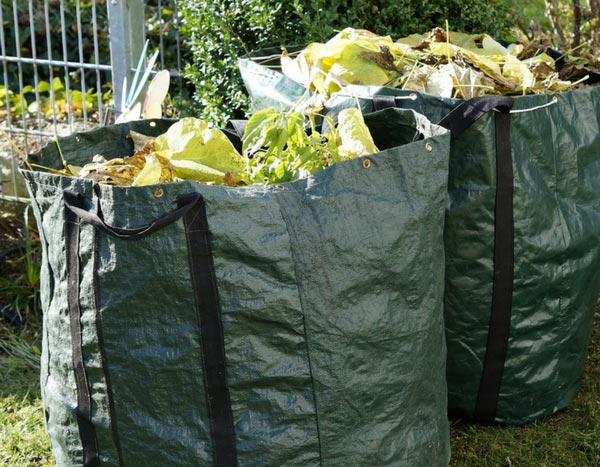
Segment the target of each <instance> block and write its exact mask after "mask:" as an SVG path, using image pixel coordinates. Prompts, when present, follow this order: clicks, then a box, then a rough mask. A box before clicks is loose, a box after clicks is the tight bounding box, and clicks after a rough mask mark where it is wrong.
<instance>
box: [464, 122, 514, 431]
mask: <svg viewBox="0 0 600 467" xmlns="http://www.w3.org/2000/svg"><path fill="white" fill-rule="evenodd" d="M513 185H514V174H513V165H512V152H511V146H510V114H509V112H508V111H507V110H504V111H501V112H498V113H496V209H495V233H494V281H493V286H492V287H493V288H492V310H491V317H490V327H489V331H488V339H487V347H486V353H485V360H484V365H483V372H482V375H481V382H480V384H479V393H478V396H477V403H476V405H475V412H474V417H475V418H476V419H478V420H480V421H482V422H487V423H491V422H493V421H494V419H495V418H496V406H497V404H498V395H499V392H500V384H501V382H502V372H503V370H504V364H505V360H506V352H507V349H508V338H509V335H510V320H511V314H512V294H513V276H514V222H513Z"/></svg>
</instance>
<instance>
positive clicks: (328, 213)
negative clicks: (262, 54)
mask: <svg viewBox="0 0 600 467" xmlns="http://www.w3.org/2000/svg"><path fill="white" fill-rule="evenodd" d="M417 120H418V121H420V122H421V123H419V125H418V126H419V128H420V129H421V130H422V131H423V132H426V133H427V132H428V134H426V135H425V136H426V137H425V139H424V140H422V141H417V142H414V143H413V142H411V141H412V138H413V136H414V133H415V127H416V126H417ZM386 121H397V122H398V124H399V125H401V126H405V127H406V129H407V131H406V132H405V134H404V135H402V134H401V133H397V135H396V136H397V137H398V139H397V145H396V146H397V147H394V148H392V149H388V150H384V151H382V152H380V153H377V154H375V155H372V156H367V157H362V158H358V159H353V160H349V161H346V162H341V163H338V164H335V165H333V166H331V167H330V168H327V169H325V170H323V171H322V172H319V173H317V174H315V175H313V176H311V177H309V178H307V179H302V180H297V181H294V182H290V183H286V184H283V185H276V186H259V187H246V188H232V187H224V186H210V185H205V184H200V183H197V182H193V181H185V182H176V183H171V184H162V185H153V186H144V187H117V186H108V185H96V186H94V185H93V184H92V183H91V182H90V181H89V180H82V179H76V178H69V177H65V176H62V175H57V174H52V173H45V172H41V171H27V170H24V171H23V174H24V176H25V178H26V180H27V184H28V187H29V190H30V192H31V199H32V202H33V206H34V210H35V213H36V216H37V220H38V223H39V229H40V235H41V237H42V241H43V267H42V286H41V297H42V303H43V310H44V336H43V354H42V375H41V383H42V395H43V402H44V410H45V413H46V421H47V429H48V432H49V435H50V440H51V443H52V447H53V452H54V456H55V459H56V462H57V464H58V465H59V466H66V465H132V466H134V465H136V466H146V465H157V466H159V465H160V466H176V465H181V466H190V465H203V466H209V465H211V466H227V467H230V466H235V465H240V466H257V467H258V466H261V467H262V466H277V467H281V466H303V467H305V466H346V465H360V466H364V465H369V466H405V467H420V466H421V467H432V466H433V467H437V466H446V465H447V463H448V460H449V430H448V420H447V391H446V382H445V360H446V358H445V355H446V349H445V336H444V327H443V304H442V300H443V286H444V269H443V260H444V249H443V241H442V240H443V238H442V236H443V223H444V210H445V206H446V203H447V173H448V153H449V133H448V132H447V131H446V130H444V129H442V128H440V127H437V126H434V125H429V126H428V125H423V120H422V118H419V117H418V116H417V115H416V114H414V113H413V112H412V111H408V112H407V111H402V110H398V109H388V110H385V111H382V112H379V113H376V114H373V115H371V116H370V117H369V119H368V124H369V125H370V127H371V128H373V127H376V126H379V125H382V124H383V122H386ZM169 124H170V122H166V121H154V122H150V123H148V122H137V123H130V124H123V125H119V126H112V127H107V128H103V129H99V130H94V131H91V132H87V133H82V134H79V135H75V136H72V137H69V138H66V139H61V140H60V146H61V149H62V152H63V154H64V155H65V158H66V159H67V160H68V162H69V163H71V164H75V165H81V164H83V163H84V162H86V161H89V159H90V158H92V157H93V156H94V155H95V154H97V153H102V154H104V155H106V156H122V155H126V154H130V153H131V152H132V144H131V141H130V140H129V139H128V138H127V134H128V132H129V130H135V131H137V132H141V133H145V134H150V135H152V134H154V135H155V134H158V133H161V132H163V131H165V129H166V127H167V126H168V125H169ZM32 161H35V162H38V163H41V164H43V165H45V166H49V167H54V168H60V167H62V165H61V162H60V157H59V154H58V151H57V149H56V147H54V146H52V145H51V146H49V147H47V148H46V149H44V150H43V151H42V152H41V153H40V154H39V155H38V156H37V157H34V158H32Z"/></svg>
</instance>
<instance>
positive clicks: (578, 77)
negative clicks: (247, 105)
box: [281, 28, 598, 99]
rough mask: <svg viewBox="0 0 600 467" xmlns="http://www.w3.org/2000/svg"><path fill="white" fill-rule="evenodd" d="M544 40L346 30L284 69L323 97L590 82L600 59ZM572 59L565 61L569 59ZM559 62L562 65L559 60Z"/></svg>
mask: <svg viewBox="0 0 600 467" xmlns="http://www.w3.org/2000/svg"><path fill="white" fill-rule="evenodd" d="M550 45H551V44H550V41H549V39H547V38H539V39H536V40H532V41H530V42H529V43H527V44H510V45H507V46H504V45H502V44H501V43H499V42H498V41H496V40H494V39H493V38H492V37H490V36H489V35H487V34H475V35H469V34H463V33H458V32H450V31H446V30H444V29H441V28H437V29H434V30H433V31H431V33H429V34H426V35H419V34H413V35H411V36H408V37H405V38H402V39H398V40H397V41H393V40H392V39H391V38H390V37H389V36H378V35H376V34H373V33H371V32H369V31H366V30H357V29H352V28H347V29H344V30H343V31H341V32H340V33H338V34H337V35H336V36H334V37H333V38H331V39H330V40H329V41H328V42H326V43H317V42H315V43H312V44H309V45H308V46H307V47H306V48H304V49H303V50H302V51H301V52H300V53H299V54H298V55H297V56H295V57H294V58H292V57H291V56H290V54H288V53H287V51H286V50H284V51H283V53H282V56H281V71H282V73H283V74H284V75H286V76H287V77H288V78H290V79H292V80H294V81H296V82H298V83H300V84H302V85H304V86H305V87H307V88H309V89H310V90H312V91H316V92H317V93H319V94H322V95H327V96H328V95H331V94H333V93H335V92H337V91H339V90H340V89H341V88H342V87H344V86H346V85H349V84H362V85H373V86H389V87H395V88H402V89H409V90H414V91H420V92H425V93H428V94H432V95H435V96H440V97H452V98H464V99H469V98H472V97H476V96H483V95H523V94H540V93H554V92H561V91H567V90H570V89H574V88H577V87H580V86H583V85H585V84H586V82H587V81H588V80H589V77H590V76H592V75H596V78H597V73H595V72H593V71H592V69H593V68H594V67H595V66H597V65H598V64H594V63H590V62H589V61H586V60H585V59H581V58H577V57H565V56H557V54H556V53H553V54H552V55H553V56H554V57H555V58H553V57H552V56H551V55H550V53H551V50H552V49H550V48H549V47H550ZM567 62H568V63H567ZM559 64H560V66H558V65H559Z"/></svg>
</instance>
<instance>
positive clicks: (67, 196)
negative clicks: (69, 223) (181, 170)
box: [63, 190, 203, 240]
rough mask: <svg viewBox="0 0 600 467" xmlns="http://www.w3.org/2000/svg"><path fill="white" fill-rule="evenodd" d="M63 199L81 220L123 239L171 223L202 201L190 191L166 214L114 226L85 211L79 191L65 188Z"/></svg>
mask: <svg viewBox="0 0 600 467" xmlns="http://www.w3.org/2000/svg"><path fill="white" fill-rule="evenodd" d="M63 201H64V204H65V207H66V208H67V209H68V210H69V211H71V212H72V213H73V214H75V215H76V216H77V217H78V218H79V219H80V220H81V221H83V222H86V223H88V224H91V225H93V226H94V227H95V228H97V229H98V230H100V231H102V232H104V233H106V234H108V235H110V236H112V237H116V238H120V239H123V240H139V239H141V238H144V237H146V236H148V235H151V234H152V233H154V232H157V231H158V230H160V229H162V228H164V227H166V226H168V225H169V224H172V223H173V222H175V221H177V220H178V219H179V218H181V217H182V216H183V215H184V214H185V213H186V212H188V211H189V210H190V209H191V208H192V207H193V206H194V205H195V204H196V203H198V202H201V201H203V198H202V196H201V195H200V194H199V193H192V194H190V195H187V196H182V197H181V198H180V199H179V204H180V205H179V207H178V208H177V209H175V210H173V211H170V212H168V213H167V214H165V215H163V216H161V217H159V218H157V219H154V220H153V221H152V222H150V223H148V224H146V225H142V226H139V227H130V228H124V227H116V226H113V225H109V224H107V223H106V222H105V221H104V219H103V218H102V215H101V213H100V214H95V213H93V212H90V211H87V210H85V209H84V207H83V197H82V196H81V194H80V193H77V192H74V191H70V190H65V191H64V192H63Z"/></svg>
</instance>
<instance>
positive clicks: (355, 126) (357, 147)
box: [337, 108, 379, 159]
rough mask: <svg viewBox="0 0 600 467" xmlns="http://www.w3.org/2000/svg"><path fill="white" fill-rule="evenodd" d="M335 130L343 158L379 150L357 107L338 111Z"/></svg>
mask: <svg viewBox="0 0 600 467" xmlns="http://www.w3.org/2000/svg"><path fill="white" fill-rule="evenodd" d="M337 132H338V138H339V140H340V144H339V146H338V149H339V152H340V156H341V157H342V158H344V159H351V158H354V157H360V156H364V155H367V154H374V153H376V152H379V149H377V147H376V146H375V143H374V142H373V138H372V136H371V133H370V132H369V129H368V128H367V125H365V121H364V119H363V116H362V113H361V112H360V110H359V109H354V108H351V109H344V110H342V111H341V112H340V113H339V115H338V126H337Z"/></svg>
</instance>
